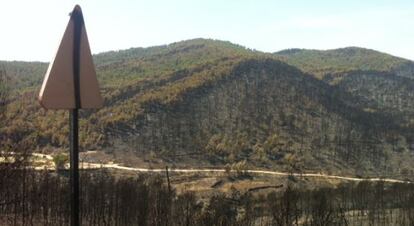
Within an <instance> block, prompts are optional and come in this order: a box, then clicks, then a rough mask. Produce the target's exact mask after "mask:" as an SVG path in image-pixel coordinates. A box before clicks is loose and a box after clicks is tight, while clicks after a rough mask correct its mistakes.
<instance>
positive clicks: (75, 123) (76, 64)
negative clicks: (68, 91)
mask: <svg viewBox="0 0 414 226" xmlns="http://www.w3.org/2000/svg"><path fill="white" fill-rule="evenodd" d="M71 19H72V20H73V22H74V39H73V84H74V94H75V108H74V109H71V111H70V187H71V189H70V197H71V201H70V207H71V226H79V222H80V218H79V212H80V210H79V134H78V132H79V118H78V113H79V109H80V108H81V98H80V42H81V32H82V26H83V16H82V12H81V10H80V7H79V6H75V9H74V10H73V12H72V14H71Z"/></svg>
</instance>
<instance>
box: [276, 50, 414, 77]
mask: <svg viewBox="0 0 414 226" xmlns="http://www.w3.org/2000/svg"><path fill="white" fill-rule="evenodd" d="M274 55H276V56H281V57H284V58H285V59H284V61H285V62H286V63H288V64H290V65H292V66H295V67H298V68H300V69H301V70H303V71H304V72H307V73H311V74H313V75H315V76H316V77H317V78H323V77H325V76H327V75H338V74H343V73H346V72H352V71H379V72H393V73H396V74H398V75H399V76H405V77H411V78H413V75H414V73H413V72H414V63H413V62H412V61H409V60H406V59H403V58H399V57H395V56H392V55H389V54H386V53H381V52H378V51H375V50H371V49H364V48H358V47H347V48H341V49H333V50H326V51H323V50H307V49H287V50H282V51H279V52H276V53H274Z"/></svg>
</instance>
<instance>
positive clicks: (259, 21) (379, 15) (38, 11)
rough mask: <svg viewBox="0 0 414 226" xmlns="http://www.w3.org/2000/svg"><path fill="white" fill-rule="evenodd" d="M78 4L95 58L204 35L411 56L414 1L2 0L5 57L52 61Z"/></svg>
mask: <svg viewBox="0 0 414 226" xmlns="http://www.w3.org/2000/svg"><path fill="white" fill-rule="evenodd" d="M75 4H80V5H81V7H82V9H83V13H84V17H85V23H86V28H87V31H88V35H89V41H90V44H91V49H92V52H93V53H99V52H103V51H108V50H117V49H126V48H130V47H147V46H153V45H162V44H168V43H171V42H176V41H180V40H186V39H192V38H198V37H202V38H213V39H221V40H227V41H231V42H233V43H237V44H241V45H243V46H246V47H248V48H252V49H257V50H260V51H266V52H274V51H278V50H281V49H286V48H312V49H332V48H339V47H345V46H360V47H366V48H371V49H376V50H379V51H382V52H387V53H390V54H393V55H396V56H401V57H404V58H408V59H414V43H413V41H414V1H413V0H407V1H404V0H389V1H386V0H376V1H373V0H345V1H334V0H330V1H328V0H326V1H324V0H314V1H311V0H302V1H299V0H284V1H278V0H273V1H270V0H269V1H266V0H210V1H207V0H205V1H201V0H170V1H167V0H165V1H161V0H135V1H133V0H130V1H128V0H116V1H115V0H114V1H109V0H84V1H79V0H77V1H74V0H39V1H29V0H27V1H23V0H0V9H1V12H0V29H1V32H0V60H26V61H49V60H50V59H51V58H52V57H53V55H54V53H55V52H56V48H57V46H58V44H59V42H60V38H61V36H62V34H63V31H64V29H65V27H66V24H67V21H68V19H69V17H68V13H69V12H70V11H71V10H72V8H73V6H74V5H75Z"/></svg>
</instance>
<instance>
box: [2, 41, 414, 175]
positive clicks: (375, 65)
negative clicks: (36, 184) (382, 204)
mask: <svg viewBox="0 0 414 226" xmlns="http://www.w3.org/2000/svg"><path fill="white" fill-rule="evenodd" d="M351 50H352V51H351V52H356V53H357V54H351V55H349V54H348V55H349V56H347V57H344V56H345V55H347V53H341V52H342V51H344V50H338V51H339V53H338V51H337V52H336V53H335V54H334V55H333V56H330V57H328V58H329V59H330V61H328V62H326V60H324V59H320V58H318V57H316V58H315V57H308V56H305V57H304V56H299V55H298V54H300V53H301V52H304V51H303V50H299V51H293V52H292V51H284V52H280V53H278V54H273V55H272V54H267V53H261V52H254V51H250V50H248V49H245V48H243V47H241V46H237V45H234V44H231V43H229V42H222V41H213V40H204V39H195V40H189V41H184V42H178V43H173V44H170V45H166V46H159V47H151V48H146V49H142V48H136V49H129V50H123V51H117V52H107V53H102V54H98V55H95V56H94V57H95V62H96V65H97V72H98V79H99V80H100V83H101V85H102V87H103V95H104V98H105V107H104V108H103V109H100V110H98V111H82V119H81V143H82V144H83V146H84V149H100V150H107V151H113V152H114V153H115V154H116V153H119V152H124V151H133V152H134V153H136V154H137V155H138V156H145V155H151V156H155V157H157V158H163V159H165V160H167V161H174V162H187V163H191V162H193V161H197V162H198V163H202V162H203V163H206V164H213V165H221V164H226V163H232V162H235V161H240V160H244V159H246V160H248V162H249V163H250V164H252V165H255V166H260V167H267V168H277V169H296V170H298V169H302V170H303V169H306V170H320V169H323V170H335V171H339V170H340V171H341V172H352V173H354V172H358V173H361V172H387V173H394V174H399V173H400V172H401V170H402V169H404V170H405V171H404V172H409V171H410V170H412V168H411V167H412V166H411V165H412V164H410V163H411V162H412V161H413V155H412V152H413V150H412V149H413V148H412V147H411V144H413V143H414V140H413V139H414V136H413V128H414V122H413V121H412V118H413V117H412V115H413V110H412V109H413V108H412V107H411V106H413V102H412V100H413V99H412V98H410V97H412V95H413V93H412V89H411V87H412V86H411V85H412V84H413V83H412V79H411V78H412V74H410V73H409V70H408V69H407V70H405V72H404V73H405V74H404V73H400V72H402V71H404V70H402V69H401V68H403V67H406V65H409V64H411V62H410V61H407V60H403V59H399V58H394V57H391V56H389V55H385V56H383V55H381V56H375V57H374V56H371V55H377V54H379V53H377V52H374V53H373V52H371V51H368V53H367V50H363V49H362V50H361V49H355V48H352V49H351ZM347 51H348V50H345V52H347ZM305 52H306V51H305ZM306 54H307V53H306ZM306 54H305V55H306ZM318 54H319V55H323V56H325V55H326V53H325V52H318ZM311 55H314V53H312V54H311ZM343 55H344V56H343ZM365 55H366V57H364V56H365ZM365 58H366V59H369V62H372V64H370V65H369V67H366V68H364V67H363V66H364V65H365V63H364V62H362V61H361V59H365ZM282 61H284V62H286V63H287V64H286V63H283V62H282ZM377 61H381V62H377ZM383 61H384V62H385V63H384V62H383ZM315 62H316V63H315ZM1 64H3V65H6V66H5V68H6V71H7V73H8V74H9V75H11V76H12V77H13V80H14V81H15V83H12V85H13V86H15V87H16V91H17V92H15V95H14V97H12V99H11V100H10V104H9V105H8V111H7V118H8V126H7V127H5V128H1V133H2V135H3V136H1V139H2V143H3V144H5V143H7V142H6V141H7V140H8V141H9V142H27V143H28V144H31V145H32V146H37V147H38V148H41V149H44V148H47V147H48V145H52V146H55V147H59V146H63V147H65V146H67V143H66V142H67V131H68V127H67V126H68V125H67V113H66V112H64V111H45V110H43V109H40V106H39V105H38V104H37V102H36V101H35V97H36V95H37V91H38V89H39V86H40V82H41V78H42V74H43V73H41V71H42V69H43V71H45V70H46V65H45V64H41V63H37V64H36V63H24V62H13V63H11V62H2V63H1ZM288 64H290V65H288ZM33 65H34V66H33ZM292 65H293V66H292ZM308 65H312V67H308ZM329 65H331V66H330V67H329V68H328V69H327V67H325V66H329ZM344 65H345V66H344ZM19 68H25V70H20V69H19ZM343 68H345V69H346V70H345V69H343ZM397 68H399V69H398V70H397ZM319 71H322V72H323V76H320V75H321V74H320V73H319ZM304 72H306V73H308V74H306V73H304ZM28 74H30V75H28ZM401 75H404V76H405V77H403V76H401ZM321 78H322V79H321ZM338 78H339V79H338ZM29 81H30V82H29ZM189 154H191V155H189Z"/></svg>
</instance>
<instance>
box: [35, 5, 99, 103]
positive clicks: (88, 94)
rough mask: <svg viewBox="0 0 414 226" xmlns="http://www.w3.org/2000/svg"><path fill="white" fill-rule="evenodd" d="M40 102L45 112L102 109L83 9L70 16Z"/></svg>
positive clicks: (77, 9) (44, 82) (47, 76)
mask: <svg viewBox="0 0 414 226" xmlns="http://www.w3.org/2000/svg"><path fill="white" fill-rule="evenodd" d="M39 102H40V104H41V105H42V106H43V107H44V108H46V109H75V108H100V107H102V105H103V101H102V97H101V94H100V92H99V85H98V80H97V78H96V71H95V66H94V64H93V60H92V54H91V50H90V47H89V42H88V36H87V34H86V29H85V25H84V22H83V15H82V11H81V8H80V7H79V6H78V5H77V6H75V8H74V9H73V11H72V13H71V17H70V20H69V23H68V25H67V27H66V30H65V33H64V35H63V38H62V41H61V43H60V45H59V49H58V51H57V54H56V56H55V58H54V59H53V60H52V61H51V62H50V64H49V68H48V70H47V72H46V75H45V78H44V81H43V84H42V88H41V90H40V94H39Z"/></svg>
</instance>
